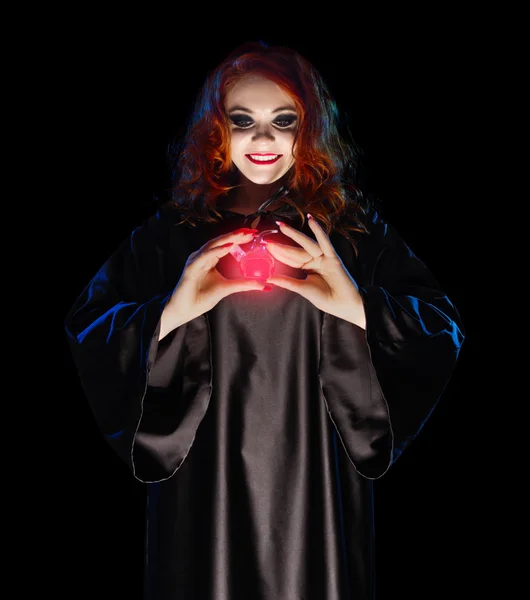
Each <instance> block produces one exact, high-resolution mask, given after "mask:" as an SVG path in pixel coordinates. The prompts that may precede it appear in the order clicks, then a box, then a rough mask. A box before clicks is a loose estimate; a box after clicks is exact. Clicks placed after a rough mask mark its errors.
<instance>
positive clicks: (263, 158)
mask: <svg viewBox="0 0 530 600" xmlns="http://www.w3.org/2000/svg"><path fill="white" fill-rule="evenodd" d="M245 156H246V157H247V158H248V159H249V160H250V161H251V162H253V163H254V164H255V165H272V164H273V163H275V162H276V161H277V160H279V159H280V158H281V157H282V156H283V154H272V153H270V152H263V153H259V154H245Z"/></svg>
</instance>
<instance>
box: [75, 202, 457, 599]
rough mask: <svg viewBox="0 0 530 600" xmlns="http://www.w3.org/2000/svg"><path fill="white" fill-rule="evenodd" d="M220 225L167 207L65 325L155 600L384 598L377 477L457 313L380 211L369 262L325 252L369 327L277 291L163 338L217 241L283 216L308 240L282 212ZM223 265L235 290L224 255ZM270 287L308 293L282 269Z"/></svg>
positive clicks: (241, 297) (438, 381)
mask: <svg viewBox="0 0 530 600" xmlns="http://www.w3.org/2000/svg"><path fill="white" fill-rule="evenodd" d="M221 212H222V215H223V220H222V221H221V222H220V223H215V224H202V225H200V227H199V228H198V229H193V228H191V227H189V226H188V225H177V224H176V222H177V221H178V219H176V218H175V217H176V215H175V212H174V211H171V210H167V209H161V210H160V211H158V212H157V213H156V214H155V215H153V217H152V218H151V219H149V220H148V221H147V222H146V223H145V224H143V225H142V226H140V227H138V228H137V229H136V230H135V231H134V232H133V233H132V234H131V236H130V237H129V238H128V239H127V240H124V242H123V244H122V245H121V246H120V247H119V248H118V249H117V250H116V252H115V253H114V254H113V255H112V256H111V257H110V258H109V260H108V261H107V262H106V263H105V265H103V267H102V268H101V270H100V271H99V272H98V273H97V275H96V276H95V277H94V278H93V280H92V281H91V282H90V283H89V284H88V285H87V287H86V289H85V290H84V291H83V293H82V294H81V295H80V297H79V299H78V300H77V301H76V302H75V304H74V306H73V307H72V309H71V310H70V312H69V313H68V315H67V317H66V321H65V325H66V330H67V334H68V337H69V340H70V344H71V349H72V353H73V357H74V360H75V364H76V366H77V369H78V372H79V375H80V378H81V382H82V384H83V387H84V390H85V392H86V395H87V398H88V401H89V402H90V405H91V407H92V410H93V413H94V415H95V418H96V420H97V422H98V424H99V427H100V429H101V432H102V435H104V436H105V438H106V439H107V441H108V442H109V444H110V445H111V446H112V447H113V449H114V450H115V451H116V452H117V453H118V454H119V455H120V456H121V457H122V458H123V460H125V461H126V462H127V464H128V465H129V467H130V469H131V471H132V473H133V474H134V476H135V477H136V478H138V479H139V480H140V481H143V482H145V483H146V485H147V494H148V507H147V519H146V527H147V536H146V540H147V541H146V550H145V552H146V565H145V598H146V600H373V598H374V597H375V596H374V594H375V591H374V590H375V588H374V580H375V567H374V515H373V480H374V479H377V478H379V477H381V476H382V475H383V474H384V473H385V472H386V471H387V470H388V469H389V467H390V466H391V465H392V463H393V462H394V461H395V460H396V459H397V457H398V456H399V455H400V454H401V452H402V451H403V450H404V448H405V447H406V446H407V445H408V444H409V443H410V442H411V441H412V440H413V439H414V437H415V436H416V435H417V433H418V432H419V430H420V429H421V427H422V425H423V423H424V422H425V420H426V419H427V418H428V416H429V415H430V413H431V411H432V410H433V408H434V406H435V405H436V403H437V401H438V399H439V397H440V396H441V394H442V392H443V390H444V388H445V386H446V384H447V383H448V381H449V379H450V376H451V373H452V371H453V369H454V367H455V364H456V361H457V357H458V353H459V349H460V347H461V344H462V342H463V339H464V334H463V329H462V324H461V321H460V318H459V315H458V312H457V310H456V309H455V307H454V306H453V304H452V303H451V301H450V300H449V298H448V297H447V296H446V294H445V293H444V292H443V291H442V290H441V289H440V286H439V285H438V283H437V281H436V280H435V279H434V277H433V276H432V275H431V273H430V272H429V270H428V269H427V268H426V266H425V265H424V264H423V263H422V262H421V260H419V259H418V258H417V257H416V256H415V255H414V254H413V253H412V251H411V250H410V249H409V248H408V247H407V245H406V244H405V242H404V241H403V240H402V239H401V237H400V236H399V234H398V233H397V231H396V230H395V229H394V228H393V227H392V226H391V225H389V224H387V223H385V222H384V221H383V220H382V219H381V218H380V216H379V215H378V214H377V213H374V212H372V213H370V214H369V215H368V217H367V227H368V229H369V233H367V234H359V255H358V257H356V256H355V254H354V251H353V248H352V247H351V245H350V244H349V242H348V241H347V240H346V239H345V238H344V237H343V236H341V235H340V234H338V233H336V232H335V231H333V232H332V234H331V236H330V240H331V242H332V244H333V246H334V248H335V249H336V251H337V252H338V254H339V256H340V257H341V259H342V261H343V264H344V266H345V268H346V269H347V270H348V271H349V272H350V274H351V275H352V276H353V278H354V279H355V281H356V282H357V284H358V285H359V287H360V291H361V294H362V297H363V302H364V307H365V312H366V321H367V329H366V331H365V330H363V329H361V328H359V327H357V326H356V325H353V324H352V323H349V322H347V321H344V320H342V319H340V318H337V317H334V316H332V315H330V314H328V313H324V312H322V311H320V310H318V309H317V308H316V307H315V306H313V305H312V304H311V303H310V302H309V301H307V300H305V299H304V298H303V297H302V296H300V295H299V294H296V293H294V292H292V291H288V290H285V289H282V288H279V287H274V289H273V291H272V292H269V293H263V292H259V291H251V292H241V293H236V294H232V295H230V296H228V297H227V298H224V299H223V300H222V301H221V302H219V303H218V304H217V305H216V306H215V307H214V308H213V309H212V310H210V311H209V312H207V313H206V314H204V315H201V316H200V317H198V318H196V319H193V320H192V321H190V322H188V323H186V324H184V325H182V326H181V327H179V328H177V329H176V330H174V331H173V332H171V333H170V334H169V335H168V336H166V337H165V338H164V339H163V340H161V341H160V342H158V328H159V319H160V314H161V312H162V310H163V307H164V305H165V303H166V302H167V300H168V297H169V295H170V294H171V292H172V290H173V288H174V287H175V285H176V284H177V282H178V280H179V277H180V274H181V273H182V270H183V268H184V264H185V262H186V260H187V258H188V256H189V254H190V253H191V252H193V251H195V250H197V249H198V248H200V247H201V246H202V245H203V244H204V243H205V242H206V241H208V240H209V239H212V238H213V237H216V236H218V235H221V234H223V233H228V232H230V231H234V230H236V229H239V228H241V227H243V226H251V225H254V224H256V226H257V228H258V229H259V230H260V231H264V230H266V229H274V228H276V223H275V220H276V219H278V218H280V220H284V221H285V222H287V223H288V224H290V225H292V226H294V227H296V228H297V229H299V230H301V231H303V233H305V234H306V235H307V236H309V237H311V238H312V239H315V236H314V234H313V233H312V231H311V229H310V228H309V226H308V225H307V223H304V224H303V226H302V224H301V222H300V220H299V217H298V215H297V213H296V212H294V211H292V209H289V208H284V209H280V210H277V211H274V212H269V211H266V210H264V209H263V210H260V211H258V212H257V213H255V214H254V215H249V216H248V217H245V216H244V215H240V214H238V213H235V212H231V211H226V210H223V211H221ZM257 217H259V219H258V218H257ZM277 240H278V241H279V242H280V243H284V244H292V245H296V244H295V243H294V242H293V241H292V240H291V239H290V238H288V237H287V236H285V235H283V234H281V233H280V234H278V236H277ZM249 246H250V244H248V245H247V246H243V249H248V247H249ZM218 269H219V271H220V272H221V273H222V274H223V275H224V276H225V277H227V278H236V277H238V278H239V277H241V274H240V272H239V270H238V269H239V265H238V264H237V263H236V261H235V260H234V259H233V257H232V256H231V255H230V254H229V255H227V256H225V257H224V258H223V259H221V261H220V262H219V263H218ZM276 273H277V274H285V275H288V276H289V277H295V278H298V279H303V278H304V277H305V273H304V272H303V271H301V270H297V269H292V268H291V267H287V266H285V265H282V264H280V263H277V264H276Z"/></svg>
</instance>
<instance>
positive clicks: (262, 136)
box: [252, 125, 274, 142]
mask: <svg viewBox="0 0 530 600" xmlns="http://www.w3.org/2000/svg"><path fill="white" fill-rule="evenodd" d="M254 131H255V133H254V135H253V136H252V141H253V142H259V141H260V140H264V141H270V140H274V130H273V129H272V127H271V126H268V125H259V126H258V127H257V128H256V129H255V130H254Z"/></svg>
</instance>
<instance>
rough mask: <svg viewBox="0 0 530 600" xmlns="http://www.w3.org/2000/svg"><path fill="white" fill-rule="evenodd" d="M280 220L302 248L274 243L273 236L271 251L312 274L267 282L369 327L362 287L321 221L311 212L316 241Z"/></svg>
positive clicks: (268, 245)
mask: <svg viewBox="0 0 530 600" xmlns="http://www.w3.org/2000/svg"><path fill="white" fill-rule="evenodd" d="M276 222H277V223H278V225H279V227H280V231H281V232H282V233H283V234H284V235H286V236H287V237H290V238H291V239H292V240H294V241H295V242H297V243H298V244H300V246H301V248H297V247H294V246H286V245H284V244H277V243H276V242H274V243H273V242H271V241H270V238H269V239H267V244H266V246H267V251H268V252H270V254H271V255H272V256H273V257H274V258H275V259H277V260H279V261H280V262H282V263H285V264H286V265H289V266H290V267H294V268H296V269H303V270H304V271H307V272H308V275H307V278H306V279H294V278H292V277H284V276H275V277H270V278H269V279H267V283H272V284H274V285H277V286H278V287H282V288H285V289H287V290H291V291H292V292H296V293H297V294H300V296H303V297H304V298H305V299H306V300H309V301H310V302H311V303H312V304H314V305H315V306H316V307H317V308H318V309H320V310H322V311H324V312H327V313H329V314H330V315H334V316H335V317H339V318H341V319H344V320H345V321H349V322H350V323H354V324H355V325H358V326H359V327H362V328H363V329H366V319H365V314H364V306H363V301H362V298H361V295H360V293H359V287H358V285H357V284H356V282H355V280H354V279H353V277H352V276H351V275H350V274H349V272H348V271H347V269H346V268H345V266H344V264H343V262H342V260H341V258H340V256H339V255H338V254H337V253H336V251H335V248H333V245H332V244H331V242H330V240H329V237H328V236H327V235H326V233H325V231H324V230H323V229H322V227H321V226H320V225H319V224H318V222H317V221H316V220H315V219H313V217H310V218H309V215H308V223H309V227H310V228H311V231H313V233H314V234H315V237H316V240H317V241H316V242H315V241H314V240H312V239H311V238H309V237H308V236H307V235H304V234H303V233H301V232H300V231H298V230H296V229H294V228H292V227H289V226H288V225H286V224H285V223H281V222H279V221H276Z"/></svg>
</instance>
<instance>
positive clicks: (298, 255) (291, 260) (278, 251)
mask: <svg viewBox="0 0 530 600" xmlns="http://www.w3.org/2000/svg"><path fill="white" fill-rule="evenodd" d="M266 248H267V252H269V253H270V254H271V255H272V256H273V258H275V259H276V260H279V261H280V262H282V263H284V264H286V265H288V266H289V267H293V268H295V269H299V268H300V267H301V266H302V265H305V264H306V263H307V262H309V261H311V260H312V259H313V257H312V256H311V255H310V254H308V253H307V252H306V251H305V250H304V249H303V248H295V247H293V246H285V245H283V244H273V245H271V243H270V242H267V244H266Z"/></svg>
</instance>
